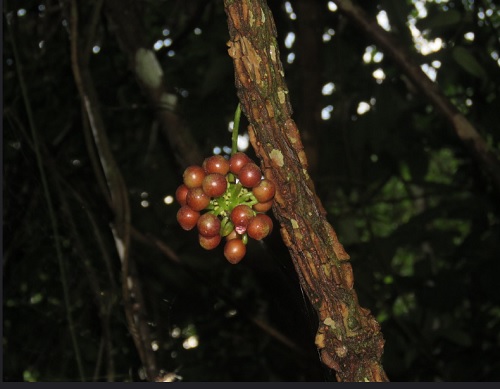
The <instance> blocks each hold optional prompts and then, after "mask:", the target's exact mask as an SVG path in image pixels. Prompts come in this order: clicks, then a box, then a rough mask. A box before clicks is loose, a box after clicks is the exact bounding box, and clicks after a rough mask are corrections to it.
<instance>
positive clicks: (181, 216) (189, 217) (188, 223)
mask: <svg viewBox="0 0 500 389" xmlns="http://www.w3.org/2000/svg"><path fill="white" fill-rule="evenodd" d="M199 217H200V213H199V212H197V211H195V210H193V209H192V208H191V207H189V206H188V205H183V206H182V207H180V208H179V210H178V211H177V221H178V222H179V224H180V226H181V227H182V229H184V230H186V231H189V230H192V229H193V228H194V226H196V223H197V222H198V219H199Z"/></svg>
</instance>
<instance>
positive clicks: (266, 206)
mask: <svg viewBox="0 0 500 389" xmlns="http://www.w3.org/2000/svg"><path fill="white" fill-rule="evenodd" d="M273 202H274V199H273V200H269V201H267V202H265V203H257V204H254V205H253V207H252V208H253V209H254V210H256V211H257V212H267V211H269V210H270V209H271V208H272V207H273Z"/></svg>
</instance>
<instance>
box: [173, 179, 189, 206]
mask: <svg viewBox="0 0 500 389" xmlns="http://www.w3.org/2000/svg"><path fill="white" fill-rule="evenodd" d="M188 190H189V188H188V187H187V186H186V185H184V184H182V185H180V186H179V187H178V188H177V190H176V191H175V199H176V200H177V202H178V203H179V204H180V205H186V196H187V192H188Z"/></svg>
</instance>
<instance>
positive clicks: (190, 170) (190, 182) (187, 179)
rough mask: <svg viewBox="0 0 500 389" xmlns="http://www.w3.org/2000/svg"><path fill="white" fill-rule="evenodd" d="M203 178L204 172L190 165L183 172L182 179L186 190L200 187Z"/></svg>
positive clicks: (198, 167)
mask: <svg viewBox="0 0 500 389" xmlns="http://www.w3.org/2000/svg"><path fill="white" fill-rule="evenodd" d="M204 178H205V170H203V168H202V167H201V166H197V165H192V166H189V167H187V168H186V170H184V174H183V175H182V179H183V181H184V184H185V185H186V186H187V187H188V188H196V187H199V186H201V183H202V182H203V179H204Z"/></svg>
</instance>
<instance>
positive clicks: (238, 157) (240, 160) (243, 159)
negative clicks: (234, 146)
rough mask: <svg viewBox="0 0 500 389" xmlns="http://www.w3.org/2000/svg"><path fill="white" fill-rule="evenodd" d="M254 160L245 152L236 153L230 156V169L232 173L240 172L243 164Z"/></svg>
mask: <svg viewBox="0 0 500 389" xmlns="http://www.w3.org/2000/svg"><path fill="white" fill-rule="evenodd" d="M250 162H252V160H251V159H250V158H249V157H248V155H246V154H245V153H243V152H241V151H240V152H237V153H234V154H233V155H232V156H231V158H229V170H230V171H231V173H234V174H238V173H239V172H240V170H241V168H242V167H243V166H245V165H246V164H247V163H250Z"/></svg>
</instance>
